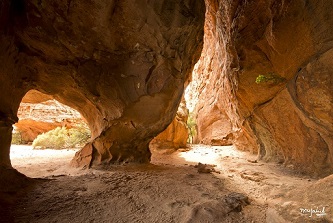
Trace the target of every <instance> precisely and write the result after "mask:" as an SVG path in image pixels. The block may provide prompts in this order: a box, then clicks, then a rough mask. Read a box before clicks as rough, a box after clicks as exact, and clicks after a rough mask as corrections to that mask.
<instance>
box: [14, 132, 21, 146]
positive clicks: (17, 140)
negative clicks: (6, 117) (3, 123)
mask: <svg viewBox="0 0 333 223" xmlns="http://www.w3.org/2000/svg"><path fill="white" fill-rule="evenodd" d="M22 143H23V142H22V137H21V133H20V132H17V131H13V133H12V144H14V145H21V144H22Z"/></svg>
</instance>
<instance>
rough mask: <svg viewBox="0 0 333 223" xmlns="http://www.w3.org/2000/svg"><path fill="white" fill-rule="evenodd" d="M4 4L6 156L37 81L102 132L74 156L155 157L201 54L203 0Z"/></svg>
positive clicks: (5, 161) (84, 160)
mask: <svg viewBox="0 0 333 223" xmlns="http://www.w3.org/2000/svg"><path fill="white" fill-rule="evenodd" d="M0 12H1V13H0V42H1V44H0V89H2V91H3V93H2V94H1V96H0V137H1V145H0V165H4V166H7V167H10V159H9V148H10V139H11V130H12V124H14V123H15V122H17V110H18V107H19V104H20V102H21V99H22V97H23V96H24V95H25V93H26V92H27V91H29V90H31V89H36V90H38V91H40V92H42V93H45V94H48V95H51V96H52V97H53V98H55V99H56V100H58V101H60V102H61V103H63V104H66V105H68V106H70V107H72V108H74V109H76V110H77V111H79V112H80V113H81V114H82V115H83V117H84V118H85V119H86V120H87V122H88V124H89V126H90V129H91V130H92V135H93V138H94V140H93V141H92V142H91V143H90V144H89V145H87V146H86V147H85V148H84V149H83V151H82V152H79V153H78V154H77V155H76V157H75V158H74V160H73V163H74V165H77V166H91V165H99V164H102V163H106V164H107V163H110V162H123V161H129V162H148V161H149V160H150V152H149V149H148V144H149V142H150V140H151V139H152V138H153V137H155V136H156V135H157V134H158V133H160V132H161V131H163V130H164V129H165V128H166V127H167V126H168V125H169V124H170V123H171V121H172V120H173V118H174V117H175V115H176V111H177V107H178V104H179V102H180V100H181V97H182V93H183V88H184V82H185V81H186V79H188V76H189V74H190V72H191V70H192V69H193V66H194V64H195V63H196V61H197V60H198V58H199V57H200V53H201V50H202V44H203V24H204V12H205V5H204V2H203V1H196V0H185V1H176V0H161V1H147V0H141V1H131V0H124V1H116V0H111V1H109V0H102V1H97V0H93V1H80V2H76V1H63V0H55V1H33V0H27V1H23V0H15V1H14V0H12V1H10V0H3V1H1V4H0ZM87 151H88V152H87ZM86 152H87V153H86ZM86 154H89V156H86Z"/></svg>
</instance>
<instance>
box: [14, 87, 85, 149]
mask: <svg viewBox="0 0 333 223" xmlns="http://www.w3.org/2000/svg"><path fill="white" fill-rule="evenodd" d="M29 102H30V103H29ZM17 116H18V118H19V121H18V122H17V123H16V124H15V125H14V126H15V129H16V131H18V132H19V133H20V134H21V139H22V142H24V143H30V142H32V141H33V140H34V139H35V138H36V137H37V136H38V135H39V134H41V133H45V132H47V131H50V130H52V129H54V128H56V127H62V126H65V127H67V128H71V127H73V126H74V125H80V124H84V120H83V119H82V117H81V115H80V113H79V112H77V111H75V110H74V109H72V108H70V107H68V106H66V105H63V104H61V103H59V102H57V101H56V100H54V99H52V97H50V96H48V95H45V94H42V93H40V92H37V91H29V92H28V93H27V94H26V95H25V96H24V97H23V99H22V103H21V104H20V108H19V110H18V114H17Z"/></svg>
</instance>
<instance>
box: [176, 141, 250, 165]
mask: <svg viewBox="0 0 333 223" xmlns="http://www.w3.org/2000/svg"><path fill="white" fill-rule="evenodd" d="M191 147H192V149H191V150H190V151H187V152H182V153H180V154H179V156H180V157H182V158H184V159H185V160H186V161H188V162H194V163H199V162H200V163H203V164H213V165H217V167H219V166H221V165H222V164H221V158H223V157H227V156H228V157H243V153H242V152H241V151H237V150H236V149H235V148H234V146H206V145H204V146H203V145H192V146H191Z"/></svg>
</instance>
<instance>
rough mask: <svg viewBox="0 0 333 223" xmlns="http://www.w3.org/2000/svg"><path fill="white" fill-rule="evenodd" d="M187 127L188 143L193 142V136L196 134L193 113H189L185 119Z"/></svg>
mask: <svg viewBox="0 0 333 223" xmlns="http://www.w3.org/2000/svg"><path fill="white" fill-rule="evenodd" d="M187 127H188V140H187V142H188V143H193V139H194V137H195V136H196V135H197V123H196V120H195V117H194V114H193V113H190V115H189V117H188V119H187Z"/></svg>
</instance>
